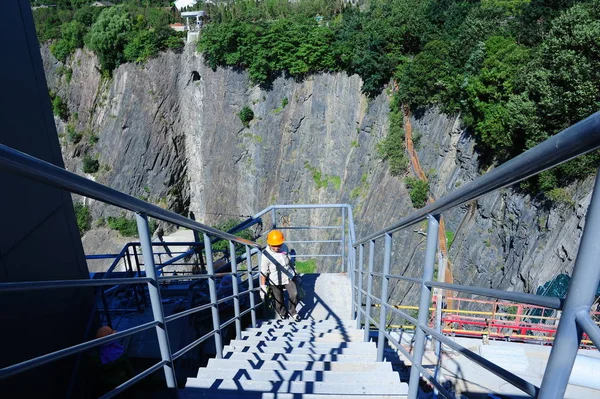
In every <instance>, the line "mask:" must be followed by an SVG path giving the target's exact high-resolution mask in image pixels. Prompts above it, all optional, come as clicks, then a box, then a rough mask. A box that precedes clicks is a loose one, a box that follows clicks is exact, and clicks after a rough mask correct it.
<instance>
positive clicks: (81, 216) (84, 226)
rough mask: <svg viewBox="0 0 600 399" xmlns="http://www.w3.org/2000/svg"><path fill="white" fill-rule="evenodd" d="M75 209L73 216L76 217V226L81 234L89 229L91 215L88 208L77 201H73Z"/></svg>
mask: <svg viewBox="0 0 600 399" xmlns="http://www.w3.org/2000/svg"><path fill="white" fill-rule="evenodd" d="M73 208H74V210H75V218H76V219H77V227H78V228H79V234H80V235H81V236H83V235H84V234H85V233H86V232H87V231H88V230H89V229H90V226H91V223H92V215H91V213H90V208H88V207H87V206H85V205H83V204H80V203H79V202H74V203H73Z"/></svg>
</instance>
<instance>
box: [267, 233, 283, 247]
mask: <svg viewBox="0 0 600 399" xmlns="http://www.w3.org/2000/svg"><path fill="white" fill-rule="evenodd" d="M283 241H285V239H284V238H283V233H282V232H281V231H279V230H271V231H270V232H269V235H268V236H267V244H269V245H273V246H278V245H281V244H283Z"/></svg>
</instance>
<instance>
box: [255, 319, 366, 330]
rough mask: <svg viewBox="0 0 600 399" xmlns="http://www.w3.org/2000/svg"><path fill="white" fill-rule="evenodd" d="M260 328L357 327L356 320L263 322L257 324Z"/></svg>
mask: <svg viewBox="0 0 600 399" xmlns="http://www.w3.org/2000/svg"><path fill="white" fill-rule="evenodd" d="M257 324H258V325H259V326H266V325H269V326H273V325H296V326H333V327H334V326H342V327H355V328H356V321H354V320H340V321H333V320H331V321H330V320H299V321H295V320H292V319H286V320H263V321H260V322H258V323H257Z"/></svg>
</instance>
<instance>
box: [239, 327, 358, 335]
mask: <svg viewBox="0 0 600 399" xmlns="http://www.w3.org/2000/svg"><path fill="white" fill-rule="evenodd" d="M246 331H248V332H253V331H264V332H293V333H319V334H322V333H338V334H348V335H351V334H361V333H364V331H363V330H357V329H355V328H346V329H340V328H330V327H316V328H312V327H295V326H275V327H273V326H264V327H260V328H247V329H246Z"/></svg>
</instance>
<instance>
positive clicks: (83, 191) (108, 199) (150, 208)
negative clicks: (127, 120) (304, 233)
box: [0, 144, 258, 247]
mask: <svg viewBox="0 0 600 399" xmlns="http://www.w3.org/2000/svg"><path fill="white" fill-rule="evenodd" d="M0 166H2V167H3V168H4V169H6V170H8V171H11V172H13V173H15V174H17V175H21V176H24V177H27V178H28V179H31V180H35V181H37V182H40V183H44V184H48V185H50V186H53V187H56V188H60V189H62V190H66V191H69V192H71V193H75V194H79V195H82V196H84V197H89V198H93V199H95V200H98V201H102V202H104V203H107V204H110V205H115V206H117V207H119V208H123V209H127V210H130V211H133V212H136V213H143V214H146V215H148V216H150V217H153V218H155V219H159V220H162V221H164V222H169V223H173V224H176V225H178V226H182V227H187V228H188V229H191V230H195V231H201V232H204V233H208V234H210V235H211V236H213V237H219V238H222V239H224V240H228V241H234V242H237V243H238V244H242V245H249V246H251V247H258V244H257V243H255V242H254V241H249V240H246V239H243V238H240V237H237V236H235V235H233V234H228V233H225V232H223V231H221V230H217V229H215V228H214V227H210V226H207V225H205V224H202V223H198V222H196V221H194V220H192V219H189V218H186V217H185V216H181V215H179V214H177V213H175V212H171V211H168V210H166V209H163V208H161V207H159V206H156V205H154V204H150V203H148V202H146V201H143V200H141V199H139V198H135V197H133V196H131V195H128V194H125V193H123V192H120V191H117V190H115V189H112V188H110V187H107V186H104V185H102V184H100V183H96V182H94V181H92V180H89V179H86V178H85V177H82V176H79V175H76V174H75V173H72V172H69V171H68V170H65V169H62V168H59V167H58V166H56V165H53V164H51V163H49V162H46V161H43V160H41V159H38V158H35V157H32V156H31V155H28V154H25V153H23V152H21V151H17V150H15V149H13V148H10V147H8V146H6V145H4V144H0Z"/></svg>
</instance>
